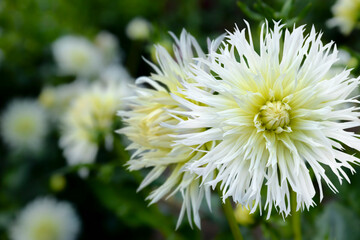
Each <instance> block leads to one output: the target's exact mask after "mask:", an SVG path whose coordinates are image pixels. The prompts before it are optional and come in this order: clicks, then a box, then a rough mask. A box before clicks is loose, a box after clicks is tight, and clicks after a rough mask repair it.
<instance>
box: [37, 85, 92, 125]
mask: <svg viewBox="0 0 360 240" xmlns="http://www.w3.org/2000/svg"><path fill="white" fill-rule="evenodd" d="M87 88H89V83H88V82H87V81H82V80H76V81H74V82H72V83H68V84H62V85H58V86H47V87H45V88H44V89H43V90H42V91H41V93H40V96H39V102H40V104H41V105H42V106H43V107H44V108H45V109H46V110H47V111H48V112H49V113H50V117H51V118H52V120H54V121H55V122H57V121H59V118H61V116H63V114H64V113H65V112H66V110H67V109H68V108H69V106H70V104H71V102H72V101H73V100H74V99H75V98H76V97H77V96H79V95H80V94H81V93H82V92H84V91H86V89H87Z"/></svg>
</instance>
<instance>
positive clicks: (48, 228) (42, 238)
mask: <svg viewBox="0 0 360 240" xmlns="http://www.w3.org/2000/svg"><path fill="white" fill-rule="evenodd" d="M31 237H32V239H38V240H58V239H59V227H58V226H57V224H56V223H55V222H54V221H51V220H50V219H41V220H40V221H39V222H38V223H37V225H35V226H34V228H33V229H32V233H31Z"/></svg>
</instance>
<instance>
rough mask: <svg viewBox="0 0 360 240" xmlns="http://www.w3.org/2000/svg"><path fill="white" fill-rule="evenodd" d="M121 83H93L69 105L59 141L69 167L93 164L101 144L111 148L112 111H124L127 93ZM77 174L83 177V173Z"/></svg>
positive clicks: (84, 174) (124, 85) (128, 92)
mask: <svg viewBox="0 0 360 240" xmlns="http://www.w3.org/2000/svg"><path fill="white" fill-rule="evenodd" d="M125 80H126V79H125ZM125 80H124V81H106V82H105V81H101V82H97V83H94V84H93V85H92V86H91V87H90V88H89V89H87V90H86V91H84V92H83V93H82V94H81V95H79V96H78V97H77V98H76V99H74V101H73V102H72V103H71V106H70V107H69V109H68V110H67V112H66V113H65V116H64V119H63V121H62V129H61V137H60V146H61V147H62V148H63V150H64V155H65V158H66V159H67V161H68V163H69V165H76V164H81V163H93V162H94V161H95V157H96V154H97V151H98V147H99V144H100V143H101V142H103V141H104V142H105V146H106V147H107V148H108V149H111V148H112V137H113V131H114V127H115V126H114V125H115V115H116V111H117V110H118V109H123V108H124V107H125V103H124V97H127V96H128V94H130V93H131V91H129V88H128V86H127V85H126V84H125V83H124V82H126V81H125ZM80 174H82V176H86V175H87V171H86V169H82V170H81V172H80Z"/></svg>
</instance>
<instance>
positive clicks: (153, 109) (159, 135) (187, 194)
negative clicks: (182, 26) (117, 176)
mask: <svg viewBox="0 0 360 240" xmlns="http://www.w3.org/2000/svg"><path fill="white" fill-rule="evenodd" d="M173 38H174V40H175V42H176V45H174V55H175V59H174V58H172V57H171V55H170V54H169V53H168V52H167V51H166V50H165V48H163V47H162V46H157V47H156V49H157V61H158V63H159V66H160V67H157V66H155V65H154V64H152V63H149V64H150V65H151V66H152V67H153V69H154V71H155V73H153V74H151V76H150V77H140V78H138V79H137V81H136V84H137V85H136V86H134V88H135V90H136V96H134V97H132V98H131V99H130V108H131V110H129V111H121V112H119V115H120V116H122V117H123V121H124V122H125V124H126V127H124V128H122V129H121V130H119V133H124V134H125V135H126V136H127V137H128V138H129V139H130V141H131V142H132V143H131V144H130V145H129V146H128V149H129V150H134V151H135V152H134V154H133V155H132V157H131V160H130V161H129V162H128V166H129V169H130V170H139V169H143V168H151V169H152V170H151V171H150V172H149V173H148V175H147V176H146V178H145V179H144V181H143V182H142V183H141V185H140V187H139V190H141V189H143V188H144V187H146V186H148V185H149V184H150V183H151V182H153V181H154V180H156V179H157V178H159V177H160V176H161V175H167V180H166V181H165V182H164V183H163V184H162V185H161V186H160V187H158V188H157V189H155V190H154V191H153V192H152V193H151V194H150V196H149V197H148V199H149V200H151V202H150V204H152V203H155V202H157V201H159V200H160V199H162V198H165V197H170V196H172V195H173V194H175V193H176V192H180V193H181V195H182V197H183V204H182V208H181V212H180V216H179V219H178V224H177V227H178V226H179V224H180V223H181V221H182V219H183V216H184V213H185V212H186V213H187V216H188V219H189V223H190V224H191V225H192V220H191V219H193V220H194V222H195V224H196V226H198V227H199V228H200V218H199V213H198V211H199V207H200V204H201V202H202V200H203V198H204V195H205V196H206V200H207V201H208V204H209V201H210V188H209V187H208V186H203V187H200V180H201V179H199V178H197V176H196V175H195V174H193V173H190V172H187V171H184V165H185V164H186V163H189V162H192V161H193V160H194V159H198V158H200V157H201V156H202V155H203V153H202V152H201V151H198V152H197V151H194V149H193V148H191V147H188V146H176V147H174V146H173V140H174V137H173V136H172V135H176V134H177V131H176V130H173V129H170V128H167V127H164V126H163V125H167V124H170V125H173V124H177V123H178V122H179V118H178V116H177V114H176V111H183V109H182V108H181V107H179V104H178V103H177V102H176V101H175V100H173V99H172V97H171V94H175V95H178V96H179V97H181V96H182V95H181V94H179V92H178V89H179V88H181V87H182V85H181V83H182V82H184V81H191V79H188V78H187V76H186V72H187V71H188V70H189V67H190V64H198V63H199V61H197V60H194V59H193V57H200V58H204V57H205V54H204V53H203V51H202V50H201V48H200V47H199V45H198V43H197V42H196V40H195V38H194V37H193V36H191V35H190V34H188V33H187V32H186V31H185V30H184V31H182V33H181V36H180V39H177V38H176V37H175V36H173ZM219 42H220V41H215V42H213V43H211V46H212V47H214V48H215V47H216V45H218V43H219ZM142 84H147V85H148V86H150V87H151V88H146V87H145V86H142ZM168 111H172V114H169V112H168ZM208 145H210V144H208ZM205 148H206V147H205V146H204V147H202V148H201V149H205ZM209 178H211V176H209ZM209 206H210V205H209Z"/></svg>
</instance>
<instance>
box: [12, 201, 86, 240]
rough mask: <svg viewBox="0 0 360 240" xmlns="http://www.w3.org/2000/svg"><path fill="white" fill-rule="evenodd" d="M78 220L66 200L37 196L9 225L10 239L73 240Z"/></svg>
mask: <svg viewBox="0 0 360 240" xmlns="http://www.w3.org/2000/svg"><path fill="white" fill-rule="evenodd" d="M79 230H80V221H79V218H78V217H77V215H76V213H75V211H74V209H73V207H72V206H71V205H70V204H69V203H67V202H57V201H56V200H54V199H52V198H38V199H36V200H34V201H33V202H31V203H29V204H28V205H27V206H26V207H25V208H24V209H23V210H22V211H21V212H20V213H19V215H18V217H17V219H16V221H15V222H14V223H13V224H12V225H11V228H10V238H11V239H12V240H55V239H56V240H73V239H76V237H77V235H78V233H79Z"/></svg>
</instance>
